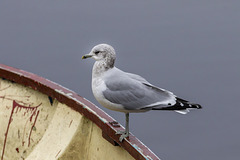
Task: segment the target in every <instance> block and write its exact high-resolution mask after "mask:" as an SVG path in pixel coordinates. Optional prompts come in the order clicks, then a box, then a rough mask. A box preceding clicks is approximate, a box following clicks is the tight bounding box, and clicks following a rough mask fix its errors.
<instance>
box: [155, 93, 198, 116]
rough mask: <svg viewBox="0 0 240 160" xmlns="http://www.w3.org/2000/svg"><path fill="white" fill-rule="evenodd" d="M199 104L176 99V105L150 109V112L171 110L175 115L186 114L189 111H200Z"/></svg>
mask: <svg viewBox="0 0 240 160" xmlns="http://www.w3.org/2000/svg"><path fill="white" fill-rule="evenodd" d="M201 108H202V106H201V105H200V104H195V103H191V102H189V101H186V100H184V99H181V98H178V97H176V103H175V104H174V105H172V106H168V107H161V108H152V110H173V111H175V112H177V113H181V114H187V113H188V112H190V110H191V109H201Z"/></svg>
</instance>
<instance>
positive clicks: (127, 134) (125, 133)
mask: <svg viewBox="0 0 240 160" xmlns="http://www.w3.org/2000/svg"><path fill="white" fill-rule="evenodd" d="M116 134H120V135H121V136H120V137H119V141H120V142H122V141H123V139H125V138H127V137H128V136H129V133H128V132H126V131H117V132H116Z"/></svg>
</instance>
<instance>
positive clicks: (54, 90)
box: [0, 64, 159, 160]
mask: <svg viewBox="0 0 240 160" xmlns="http://www.w3.org/2000/svg"><path fill="white" fill-rule="evenodd" d="M0 77H1V78H3V79H7V80H9V81H12V82H15V83H18V84H21V85H24V86H27V87H31V88H32V89H34V90H36V91H39V92H41V93H43V94H46V95H48V96H49V101H50V103H51V104H52V103H53V100H54V99H56V100H58V101H59V102H61V103H63V104H66V105H67V106H69V107H71V108H72V109H74V110H76V111H77V112H79V113H80V114H82V115H84V116H85V117H86V118H88V119H89V120H90V121H92V122H93V123H95V124H96V125H97V126H98V127H99V128H100V129H101V130H102V135H103V137H104V138H105V139H106V140H108V141H109V142H110V143H112V144H113V145H120V146H121V147H122V148H124V149H125V150H126V151H127V152H129V154H130V155H131V156H132V157H134V158H135V159H137V160H145V159H150V160H158V159H159V158H158V157H157V156H156V155H155V154H154V153H153V152H152V151H151V150H150V149H149V148H148V147H146V146H145V145H144V144H143V143H142V142H141V141H139V140H138V139H137V138H136V137H135V136H134V135H132V134H130V136H129V138H128V139H127V140H124V141H123V142H122V143H121V142H119V135H115V133H116V130H119V129H122V130H123V127H122V126H121V125H119V124H118V123H116V122H115V120H114V119H113V118H112V117H110V116H109V115H108V114H106V113H105V112H104V111H102V110H101V109H100V108H98V107H97V106H95V105H94V104H92V103H91V102H90V101H88V100H87V99H85V98H83V97H81V96H79V95H78V94H76V93H75V92H73V91H71V90H69V89H67V88H65V87H63V86H60V85H58V84H56V83H54V82H52V81H49V80H47V79H45V78H42V77H39V76H37V75H35V74H32V73H29V72H26V71H23V70H20V69H16V68H12V67H9V66H6V65H3V64H0ZM36 113H37V112H36ZM35 116H37V114H35ZM69 125H71V124H69ZM32 129H33V128H32Z"/></svg>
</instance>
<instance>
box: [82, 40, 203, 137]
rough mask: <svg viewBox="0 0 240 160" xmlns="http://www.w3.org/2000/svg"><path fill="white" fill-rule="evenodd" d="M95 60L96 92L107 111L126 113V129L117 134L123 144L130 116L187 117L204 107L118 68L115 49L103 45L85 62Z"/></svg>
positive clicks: (98, 46) (93, 72)
mask: <svg viewBox="0 0 240 160" xmlns="http://www.w3.org/2000/svg"><path fill="white" fill-rule="evenodd" d="M86 58H93V59H95V60H96V62H95V63H94V65H93V69H92V92H93V95H94V97H95V98H96V100H97V101H98V102H99V103H100V104H101V105H102V106H103V107H105V108H108V109H110V110H114V111H118V112H123V113H125V120H126V123H125V130H124V131H117V132H116V134H120V137H119V141H120V142H122V141H123V139H125V138H127V137H128V136H129V113H138V112H146V111H150V110H171V111H175V112H178V113H181V114H186V113H188V112H189V110H190V109H201V108H202V107H201V105H199V104H194V103H190V102H189V101H186V100H184V99H181V98H178V97H177V96H175V95H174V94H173V93H172V92H170V91H167V90H165V89H162V88H159V87H157V86H154V85H152V84H151V83H149V82H148V81H147V80H146V79H144V78H143V77H141V76H139V75H136V74H132V73H127V72H124V71H122V70H120V69H118V68H117V67H115V66H114V64H115V59H116V53H115V50H114V48H113V47H112V46H110V45H108V44H99V45H96V46H95V47H93V48H92V50H91V52H90V53H89V54H86V55H84V56H82V59H86Z"/></svg>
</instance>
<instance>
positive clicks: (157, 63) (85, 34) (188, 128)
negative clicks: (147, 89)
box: [0, 0, 240, 160]
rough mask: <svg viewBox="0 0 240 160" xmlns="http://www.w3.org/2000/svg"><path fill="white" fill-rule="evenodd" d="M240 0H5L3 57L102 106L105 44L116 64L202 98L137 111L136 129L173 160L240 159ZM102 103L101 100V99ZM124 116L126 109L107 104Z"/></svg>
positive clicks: (1, 10) (0, 39) (0, 30)
mask: <svg viewBox="0 0 240 160" xmlns="http://www.w3.org/2000/svg"><path fill="white" fill-rule="evenodd" d="M239 6H240V1H237V0H228V1H224V0H202V1H199V0H198V1H197V0H181V1H179V0H171V1H169V0H161V1H160V0H158V1H157V0H155V1H143V0H139V1H129V0H122V1H110V0H98V1H89V0H88V1H79V0H78V1H77V0H68V1H62V0H61V1H60V0H52V1H49V0H41V1H40V0H36V1H32V0H21V1H19V0H1V1H0V55H1V59H0V63H3V64H6V65H9V66H12V67H16V68H20V69H23V70H26V71H29V72H33V73H35V74H38V75H40V76H43V77H45V78H48V79H50V80H52V81H54V82H57V83H59V84H61V85H63V86H65V87H67V88H69V89H71V90H74V91H75V92H77V93H78V94H79V95H81V96H83V97H85V98H87V99H89V100H90V101H92V102H93V103H95V104H96V105H98V106H99V107H101V106H100V105H99V104H98V103H97V102H96V100H95V99H94V97H93V95H92V91H91V71H92V65H93V63H94V60H86V61H82V60H81V56H82V55H84V54H86V53H88V52H90V50H91V48H92V47H93V46H94V45H96V44H98V43H108V44H110V45H112V46H113V47H114V48H115V50H116V52H117V60H116V66H117V67H118V68H120V69H122V70H124V71H128V72H132V73H136V74H139V75H141V76H143V77H145V78H146V79H147V80H148V81H149V82H151V83H153V84H154V85H156V86H159V87H161V88H165V89H168V90H170V91H172V92H174V93H175V94H176V95H177V96H179V97H181V98H184V99H187V100H190V101H193V102H196V103H200V104H201V105H202V106H203V107H204V108H203V110H197V111H192V112H191V113H190V114H188V115H180V114H177V113H175V112H167V111H166V112H165V111H151V112H147V113H144V114H143V113H139V114H130V131H131V132H132V133H133V134H134V135H135V136H137V137H138V138H139V139H140V140H141V141H142V142H143V143H145V144H146V145H147V146H148V147H149V148H150V149H151V150H152V151H153V152H155V153H156V154H157V155H158V156H159V157H160V158H162V159H166V160H179V159H180V160H183V159H184V160H193V159H194V160H226V159H228V160H236V159H239V158H240V154H239V151H240V139H239V135H240V128H239V124H238V122H239V121H240V106H239V102H238V100H239V98H240V97H239V95H240V94H239V90H240V85H239V82H240V72H239V68H240V53H239V51H240V30H239V28H240V20H239V15H240V10H239ZM101 108H102V107H101ZM102 109H103V110H104V111H106V112H107V113H109V114H110V115H111V116H112V117H113V118H115V119H116V120H118V121H119V122H120V123H122V124H124V114H122V113H118V112H114V111H110V110H107V109H105V108H102Z"/></svg>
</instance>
